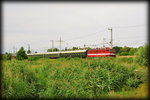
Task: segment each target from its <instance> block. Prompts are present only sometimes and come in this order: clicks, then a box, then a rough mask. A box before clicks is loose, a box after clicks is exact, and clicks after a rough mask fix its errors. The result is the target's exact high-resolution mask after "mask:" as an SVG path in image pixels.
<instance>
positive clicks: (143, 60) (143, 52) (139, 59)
mask: <svg viewBox="0 0 150 100" xmlns="http://www.w3.org/2000/svg"><path fill="white" fill-rule="evenodd" d="M148 51H149V47H148V46H146V45H145V46H142V47H139V48H138V51H137V52H136V53H135V56H136V58H135V59H134V61H135V63H138V64H139V65H142V66H148V65H149V64H148Z"/></svg>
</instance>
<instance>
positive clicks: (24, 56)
mask: <svg viewBox="0 0 150 100" xmlns="http://www.w3.org/2000/svg"><path fill="white" fill-rule="evenodd" d="M27 58H28V57H27V54H26V53H25V50H24V48H23V47H21V48H20V49H19V51H18V52H17V55H16V59H17V60H23V59H27Z"/></svg>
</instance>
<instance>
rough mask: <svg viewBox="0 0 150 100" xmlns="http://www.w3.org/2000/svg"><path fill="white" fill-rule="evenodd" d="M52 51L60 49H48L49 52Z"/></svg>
mask: <svg viewBox="0 0 150 100" xmlns="http://www.w3.org/2000/svg"><path fill="white" fill-rule="evenodd" d="M52 51H59V49H57V48H53V49H52V48H51V49H47V52H52Z"/></svg>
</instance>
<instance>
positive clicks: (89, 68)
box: [2, 58, 147, 98]
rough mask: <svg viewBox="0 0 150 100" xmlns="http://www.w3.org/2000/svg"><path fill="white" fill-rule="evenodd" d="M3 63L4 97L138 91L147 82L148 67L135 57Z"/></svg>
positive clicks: (86, 95) (107, 94)
mask: <svg viewBox="0 0 150 100" xmlns="http://www.w3.org/2000/svg"><path fill="white" fill-rule="evenodd" d="M2 67H3V68H2V69H3V71H2V72H3V73H2V97H3V98H26V97H28V98H101V97H104V96H105V97H113V96H114V97H115V96H116V94H118V93H128V91H129V93H130V92H132V93H133V95H134V92H135V91H132V90H133V89H135V88H138V87H139V86H140V84H144V83H145V82H147V77H146V76H147V73H146V72H147V69H146V68H145V67H143V66H139V65H138V64H135V63H133V60H132V58H86V59H81V58H59V59H44V58H41V59H38V58H37V59H36V58H35V59H33V60H32V59H30V60H23V61H18V60H15V59H13V60H11V61H2ZM112 91H113V93H114V95H111V96H110V93H111V92H112ZM132 93H131V94H132ZM119 95H122V94H119ZM116 97H117V96H116ZM125 97H126V96H125ZM131 97H132V95H131ZM143 97H144V96H143Z"/></svg>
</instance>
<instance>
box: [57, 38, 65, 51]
mask: <svg viewBox="0 0 150 100" xmlns="http://www.w3.org/2000/svg"><path fill="white" fill-rule="evenodd" d="M56 42H59V49H60V50H59V51H60V52H61V42H65V41H62V40H61V37H60V40H59V41H56Z"/></svg>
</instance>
